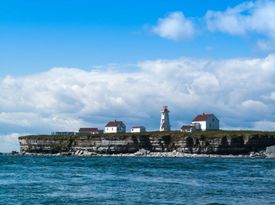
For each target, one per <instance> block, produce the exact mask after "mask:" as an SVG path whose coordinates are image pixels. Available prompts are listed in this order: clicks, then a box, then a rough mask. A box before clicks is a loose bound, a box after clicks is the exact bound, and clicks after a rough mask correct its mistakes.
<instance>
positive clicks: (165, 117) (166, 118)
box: [159, 106, 170, 131]
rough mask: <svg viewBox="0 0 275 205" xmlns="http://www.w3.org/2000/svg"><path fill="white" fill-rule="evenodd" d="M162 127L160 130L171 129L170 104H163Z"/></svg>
mask: <svg viewBox="0 0 275 205" xmlns="http://www.w3.org/2000/svg"><path fill="white" fill-rule="evenodd" d="M160 113H161V114H160V128H159V131H170V122H169V110H168V106H163V109H162V110H161V111H160Z"/></svg>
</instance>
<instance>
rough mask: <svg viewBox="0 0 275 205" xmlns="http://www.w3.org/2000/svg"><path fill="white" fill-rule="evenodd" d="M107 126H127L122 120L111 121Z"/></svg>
mask: <svg viewBox="0 0 275 205" xmlns="http://www.w3.org/2000/svg"><path fill="white" fill-rule="evenodd" d="M105 127H125V124H124V123H123V122H122V121H117V120H114V121H110V122H108V123H107V125H105Z"/></svg>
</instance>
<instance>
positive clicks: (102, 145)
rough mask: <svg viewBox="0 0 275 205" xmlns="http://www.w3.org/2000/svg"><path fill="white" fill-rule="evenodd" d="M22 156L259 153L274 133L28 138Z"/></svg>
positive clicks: (23, 140) (273, 141)
mask: <svg viewBox="0 0 275 205" xmlns="http://www.w3.org/2000/svg"><path fill="white" fill-rule="evenodd" d="M19 143H20V151H21V153H23V154H24V153H33V154H57V153H68V154H69V153H74V152H76V151H79V150H83V151H88V152H93V153H98V154H126V153H135V152H137V151H138V150H140V149H145V150H148V151H150V152H171V151H177V152H183V153H193V154H220V155H228V154H232V155H239V154H249V153H251V152H259V151H263V150H265V149H266V147H268V146H272V145H275V132H256V131H211V132H195V133H181V132H146V133H135V134H134V133H125V134H120V133H118V134H97V135H76V136H55V135H31V136H22V137H19Z"/></svg>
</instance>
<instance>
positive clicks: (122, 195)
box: [0, 156, 275, 205]
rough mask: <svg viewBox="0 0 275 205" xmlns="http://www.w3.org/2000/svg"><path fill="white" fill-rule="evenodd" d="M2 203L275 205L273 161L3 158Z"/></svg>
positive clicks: (0, 168) (0, 164)
mask: <svg viewBox="0 0 275 205" xmlns="http://www.w3.org/2000/svg"><path fill="white" fill-rule="evenodd" d="M0 204H3V205H8V204H12V205H14V204H26V205H35V204H252V205H254V204H256V205H257V204H259V205H261V204H275V160H274V159H249V158H147V157H145V158H134V157H132V158H131V157H86V158H85V157H31V156H1V157H0Z"/></svg>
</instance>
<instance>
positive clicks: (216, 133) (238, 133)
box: [19, 130, 275, 140]
mask: <svg viewBox="0 0 275 205" xmlns="http://www.w3.org/2000/svg"><path fill="white" fill-rule="evenodd" d="M132 136H144V137H164V136H170V137H172V138H182V137H188V136H190V137H199V138H204V137H205V138H222V137H224V136H230V137H238V136H257V137H266V136H275V131H272V132H270V131H253V130H236V131H235V130H219V131H197V132H193V133H184V132H179V131H171V132H159V131H154V132H144V133H108V134H94V135H92V134H77V135H71V136H70V135H28V136H21V137H19V139H24V138H35V139H47V138H51V139H52V138H54V139H60V140H61V139H66V138H68V137H71V138H75V139H77V138H81V137H88V138H98V137H104V138H109V139H111V138H116V137H119V138H128V137H132Z"/></svg>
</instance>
